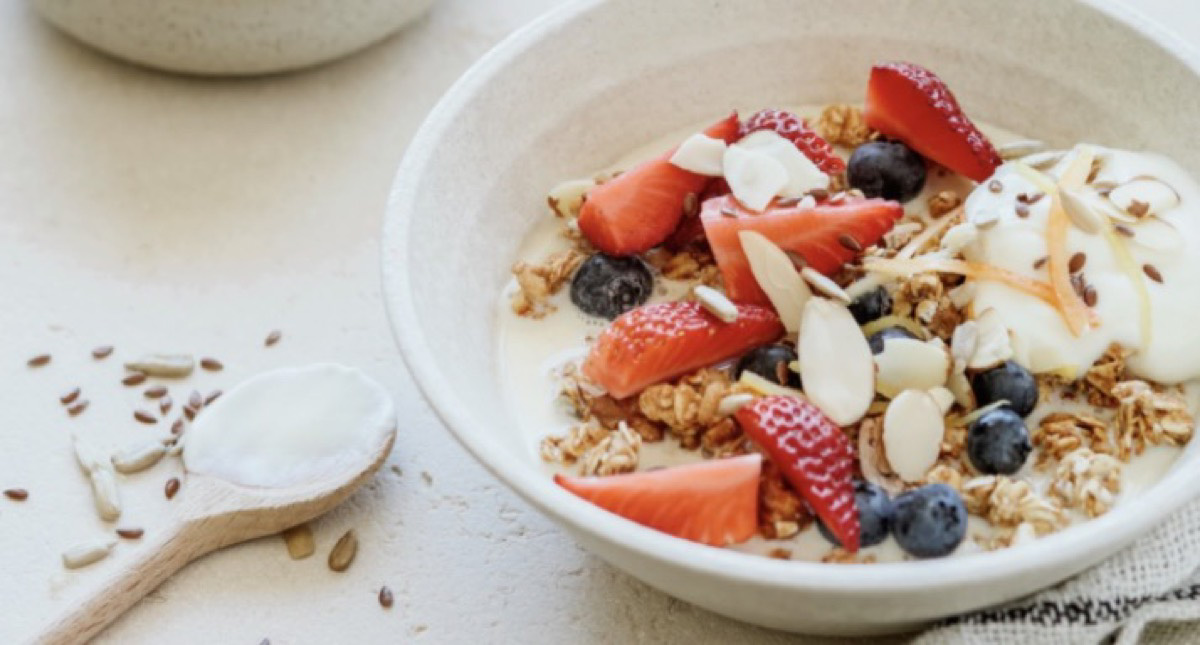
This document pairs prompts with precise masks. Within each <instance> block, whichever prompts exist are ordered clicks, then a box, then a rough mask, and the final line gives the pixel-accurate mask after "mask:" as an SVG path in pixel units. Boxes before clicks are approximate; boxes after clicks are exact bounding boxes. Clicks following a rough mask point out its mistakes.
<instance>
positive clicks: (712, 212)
mask: <svg viewBox="0 0 1200 645" xmlns="http://www.w3.org/2000/svg"><path fill="white" fill-rule="evenodd" d="M903 215H904V207H903V206H901V205H900V204H898V203H896V202H893V201H887V200H883V199H846V200H843V201H842V202H840V203H838V204H830V203H828V202H825V203H822V204H818V205H817V206H815V207H812V208H806V209H804V208H800V207H798V206H779V205H778V204H775V205H772V206H770V207H768V208H767V210H766V211H764V212H763V213H762V214H758V213H754V212H752V211H749V210H746V209H744V208H742V207H741V205H740V204H739V203H738V201H737V200H736V199H733V198H732V197H722V198H717V199H710V200H709V201H707V202H704V205H703V206H702V207H701V212H700V220H701V221H702V222H703V223H704V233H705V235H706V236H707V237H708V244H709V246H711V247H712V251H713V256H714V257H715V258H716V260H717V265H718V266H719V267H720V268H721V276H722V278H723V279H724V281H725V291H726V292H727V293H728V294H729V297H730V298H731V299H733V300H735V301H737V302H749V303H753V304H762V305H767V304H770V300H768V299H767V294H765V293H763V290H762V289H761V288H760V287H759V286H758V281H757V280H755V279H754V274H753V273H752V272H751V271H750V263H749V262H748V261H747V260H746V254H745V253H744V252H743V251H742V242H741V240H740V239H738V233H739V232H740V231H745V230H752V231H758V232H759V233H762V234H763V235H765V236H766V237H767V239H769V240H771V241H772V242H774V243H775V244H776V245H777V246H779V247H780V248H782V249H783V250H785V251H791V252H792V253H794V254H796V255H797V256H799V258H803V260H804V262H805V263H806V264H807V265H808V266H811V267H812V268H814V269H816V270H817V271H820V272H821V273H824V274H825V275H830V274H832V273H834V272H835V271H837V270H838V269H839V268H841V266H842V265H844V264H845V263H847V262H849V261H851V260H853V259H854V258H855V257H856V256H857V255H858V252H857V251H855V250H854V248H855V246H857V247H859V248H863V249H865V248H867V247H868V246H871V245H872V244H875V243H876V242H878V241H879V239H880V238H881V237H883V234H884V233H887V232H888V231H890V230H891V229H892V226H894V225H895V223H896V220H898V219H900V217H901V216H903ZM799 258H798V259H799Z"/></svg>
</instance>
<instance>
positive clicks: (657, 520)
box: [554, 454, 762, 546]
mask: <svg viewBox="0 0 1200 645" xmlns="http://www.w3.org/2000/svg"><path fill="white" fill-rule="evenodd" d="M761 470H762V456H761V455H757V454H753V455H742V456H740V457H732V458H729V459H714V460H710V461H703V462H700V463H696V464H689V465H687V466H675V467H673V468H663V469H661V470H652V471H648V472H641V473H629V474H626V475H609V476H607V477H572V476H570V475H555V476H554V481H555V483H557V484H558V485H559V486H562V487H563V488H565V489H567V490H569V491H571V492H572V493H575V494H576V495H578V496H580V497H582V498H583V499H586V500H587V501H589V502H591V503H593V504H595V505H596V506H599V507H600V508H603V509H605V510H607V511H611V512H613V513H616V514H617V515H620V516H621V517H624V518H625V519H628V520H633V521H634V522H637V523H638V524H641V525H643V526H648V527H650V528H652V529H657V530H659V531H662V532H663V533H669V534H671V535H674V536H675V537H681V538H683V539H685V540H691V541H693V542H700V543H703V544H709V545H712V546H725V545H728V544H736V543H738V542H745V541H746V540H748V539H750V538H751V537H753V536H754V534H755V532H756V531H757V527H758V476H759V472H760V471H761Z"/></svg>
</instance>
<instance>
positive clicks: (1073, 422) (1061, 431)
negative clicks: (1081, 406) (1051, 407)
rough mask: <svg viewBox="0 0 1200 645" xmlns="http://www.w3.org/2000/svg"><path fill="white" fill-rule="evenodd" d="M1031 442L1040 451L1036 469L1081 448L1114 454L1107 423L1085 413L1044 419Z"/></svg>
mask: <svg viewBox="0 0 1200 645" xmlns="http://www.w3.org/2000/svg"><path fill="white" fill-rule="evenodd" d="M1031 439H1032V440H1033V445H1034V446H1036V447H1037V448H1038V449H1039V454H1038V461H1037V467H1038V468H1039V469H1042V468H1046V467H1047V466H1049V465H1051V464H1052V463H1053V462H1056V461H1062V459H1063V458H1064V457H1066V456H1067V455H1068V454H1070V453H1073V452H1075V451H1077V450H1079V449H1081V448H1082V449H1085V450H1088V451H1089V452H1091V451H1094V452H1097V453H1103V454H1111V453H1112V452H1113V447H1112V445H1111V441H1110V439H1109V432H1108V424H1107V423H1105V422H1104V421H1102V420H1100V419H1098V418H1096V417H1094V416H1092V415H1090V414H1083V413H1072V412H1054V413H1052V414H1048V415H1046V416H1045V417H1044V418H1042V421H1041V423H1040V424H1038V427H1037V428H1035V429H1034V431H1033V434H1032V437H1031Z"/></svg>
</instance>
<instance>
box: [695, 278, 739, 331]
mask: <svg viewBox="0 0 1200 645" xmlns="http://www.w3.org/2000/svg"><path fill="white" fill-rule="evenodd" d="M692 294H693V295H695V296H696V300H697V301H698V302H699V303H700V306H701V307H704V308H705V309H707V310H708V313H710V314H712V315H714V316H716V317H717V318H719V319H720V320H721V322H727V323H731V322H734V321H736V320H737V317H738V308H737V305H735V304H733V301H731V300H730V299H729V298H727V297H726V296H725V294H723V293H721V292H720V291H717V290H716V289H713V288H712V287H708V286H705V285H702V284H698V285H696V286H695V287H692Z"/></svg>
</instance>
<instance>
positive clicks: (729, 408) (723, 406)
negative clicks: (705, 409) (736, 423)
mask: <svg viewBox="0 0 1200 645" xmlns="http://www.w3.org/2000/svg"><path fill="white" fill-rule="evenodd" d="M754 398H755V397H754V395H753V394H750V393H747V392H737V393H734V394H728V395H726V396H725V398H723V399H721V401H720V403H717V414H718V415H719V416H723V417H728V416H732V415H733V413H735V412H737V411H738V410H740V409H742V408H743V407H745V406H747V405H750V404H751V403H754Z"/></svg>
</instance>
